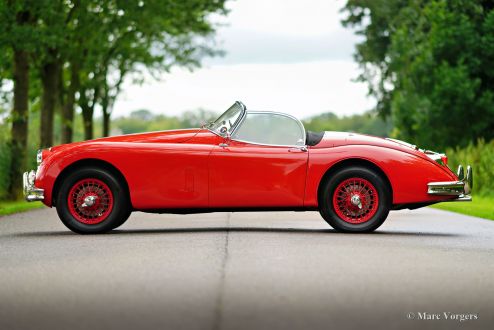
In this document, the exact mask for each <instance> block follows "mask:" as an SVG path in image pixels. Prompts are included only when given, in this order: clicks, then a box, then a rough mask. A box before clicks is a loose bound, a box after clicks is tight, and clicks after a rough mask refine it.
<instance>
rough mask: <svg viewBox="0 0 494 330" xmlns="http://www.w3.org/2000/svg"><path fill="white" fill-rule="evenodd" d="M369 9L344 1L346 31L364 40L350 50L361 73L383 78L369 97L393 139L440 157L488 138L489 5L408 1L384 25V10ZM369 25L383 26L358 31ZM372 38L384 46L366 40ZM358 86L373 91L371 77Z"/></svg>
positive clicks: (493, 97) (491, 79)
mask: <svg viewBox="0 0 494 330" xmlns="http://www.w3.org/2000/svg"><path fill="white" fill-rule="evenodd" d="M362 3H365V5H362V6H361V4H362ZM371 3H372V5H371ZM374 4H375V3H374V2H373V1H349V2H348V3H347V7H345V8H347V9H345V10H346V11H347V12H349V13H350V15H349V17H348V19H347V20H346V21H345V24H347V25H353V26H359V27H360V28H361V30H360V31H362V32H361V33H363V34H364V35H365V36H366V39H365V40H364V42H363V43H362V44H360V45H359V48H358V49H357V54H359V55H357V56H356V58H357V60H358V61H359V62H360V64H361V66H363V67H370V68H373V67H378V68H382V70H381V69H380V70H381V72H384V74H382V75H378V76H377V77H374V78H376V79H375V80H376V81H378V86H379V88H378V90H380V91H381V93H373V94H374V95H375V96H376V97H377V98H378V100H379V106H378V110H379V111H380V112H381V114H383V115H391V116H392V118H393V122H394V124H395V127H396V129H395V131H394V135H396V136H397V137H399V138H403V139H406V140H410V141H411V142H413V143H416V144H418V145H421V146H425V147H427V148H440V149H443V148H445V147H447V146H456V145H460V146H465V145H467V144H468V143H469V142H470V141H474V140H476V139H477V138H479V137H483V138H485V139H492V138H494V94H493V90H494V71H493V70H492V63H493V59H494V47H493V46H492V45H493V41H494V37H493V36H494V12H493V9H492V8H493V4H492V2H490V1H481V0H475V1H466V0H451V1H444V0H433V1H425V0H422V1H420V0H409V1H405V2H400V4H399V6H398V7H393V10H392V12H393V15H392V16H389V17H388V16H387V14H386V10H385V9H384V8H385V6H384V5H383V6H382V7H379V6H373V5H374ZM348 8H353V9H352V10H353V14H352V11H349V10H350V9H348ZM356 8H360V9H361V11H362V13H363V14H362V15H363V16H358V15H356V14H355V13H356V12H358V10H357V9H356ZM372 17H388V18H387V19H386V18H384V19H383V20H382V22H383V24H382V26H381V27H380V28H379V29H374V30H373V28H371V25H372V23H371V24H367V25H366V23H365V22H368V21H371V22H372ZM376 31H377V32H376ZM375 35H377V36H379V35H383V36H385V37H386V42H377V39H376V38H374V37H370V36H375ZM376 54H379V56H377V55H376ZM373 55H376V56H374V57H373ZM364 76H365V70H364ZM362 79H363V80H366V81H368V82H369V84H374V82H373V81H372V79H371V77H365V78H362ZM381 87H382V88H381Z"/></svg>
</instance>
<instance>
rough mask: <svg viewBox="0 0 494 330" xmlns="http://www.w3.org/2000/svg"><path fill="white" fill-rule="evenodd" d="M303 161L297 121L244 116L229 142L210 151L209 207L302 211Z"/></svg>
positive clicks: (302, 141)
mask: <svg viewBox="0 0 494 330" xmlns="http://www.w3.org/2000/svg"><path fill="white" fill-rule="evenodd" d="M307 161H308V151H307V148H306V147H305V131H304V128H303V126H302V124H301V123H300V122H299V121H298V120H297V119H295V118H293V117H291V116H289V115H285V114H279V113H270V112H251V111H249V112H247V114H246V116H245V118H244V119H243V121H242V122H241V123H240V124H239V125H238V127H236V128H235V130H234V131H233V132H232V134H231V140H230V141H228V143H221V144H220V145H217V146H215V147H214V148H213V150H212V152H211V155H210V166H209V173H210V175H209V179H210V184H209V192H210V194H209V204H210V207H212V208H229V207H234V208H236V207H238V208H241V207H246V208H251V207H267V208H268V207H302V206H303V200H304V191H305V178H306V172H307Z"/></svg>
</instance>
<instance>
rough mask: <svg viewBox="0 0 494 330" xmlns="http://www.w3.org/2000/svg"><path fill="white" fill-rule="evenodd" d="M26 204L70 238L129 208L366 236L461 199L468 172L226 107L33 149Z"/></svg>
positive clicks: (108, 224)
mask: <svg viewBox="0 0 494 330" xmlns="http://www.w3.org/2000/svg"><path fill="white" fill-rule="evenodd" d="M37 158H38V159H37V161H38V164H39V166H38V169H37V171H30V172H26V173H24V192H25V195H26V199H27V200H28V201H37V200H39V201H42V202H43V203H44V204H45V205H47V206H49V207H52V206H55V207H56V208H57V212H58V215H59V217H60V219H61V220H62V222H63V223H64V224H65V226H67V227H68V228H69V229H71V230H72V231H74V232H77V233H82V234H86V233H87V234H89V233H102V232H107V231H109V230H112V229H115V228H117V227H118V226H120V225H122V224H123V223H124V222H125V221H126V220H127V219H128V217H129V216H130V214H131V212H132V211H143V212H157V213H180V214H186V213H203V212H218V211H236V212H237V211H268V210H269V211H272V210H289V211H294V210H297V211H309V210H318V211H319V212H320V213H321V215H322V217H323V218H324V220H326V221H327V222H328V223H329V224H330V225H331V226H332V227H333V228H335V229H337V230H339V231H345V232H370V231H373V230H375V229H376V228H378V227H379V226H380V225H381V224H382V223H383V222H384V220H385V219H386V217H387V215H388V213H389V211H390V210H398V209H403V208H409V209H415V208H419V207H422V206H426V205H430V204H433V203H437V202H446V201H470V200H471V197H470V190H471V188H472V183H473V181H472V170H471V168H470V166H468V168H467V171H466V175H465V174H464V171H463V168H462V167H461V166H460V167H459V169H458V172H457V174H455V173H453V172H452V171H451V170H450V169H449V168H448V166H447V158H446V156H445V155H443V154H438V153H435V152H431V151H427V150H421V149H419V148H417V147H415V146H414V145H411V144H408V143H405V142H401V141H397V140H393V139H384V138H378V137H373V136H368V135H362V134H355V133H342V132H306V131H305V129H304V126H303V125H302V123H301V122H300V121H299V120H298V119H296V118H294V117H292V116H290V115H287V114H284V113H278V112H264V111H251V110H247V109H246V107H245V106H244V105H243V104H242V103H241V102H235V104H234V105H233V106H231V107H230V108H229V109H228V110H227V111H226V112H225V113H223V114H222V115H221V116H220V117H219V118H218V119H217V120H216V121H214V122H212V123H210V124H209V125H205V126H204V127H203V128H193V129H183V130H172V131H162V132H152V133H143V134H132V135H124V136H115V137H108V138H102V139H97V140H91V141H85V142H77V143H71V144H66V145H61V146H56V147H52V148H49V149H45V150H40V151H39V152H38V156H37Z"/></svg>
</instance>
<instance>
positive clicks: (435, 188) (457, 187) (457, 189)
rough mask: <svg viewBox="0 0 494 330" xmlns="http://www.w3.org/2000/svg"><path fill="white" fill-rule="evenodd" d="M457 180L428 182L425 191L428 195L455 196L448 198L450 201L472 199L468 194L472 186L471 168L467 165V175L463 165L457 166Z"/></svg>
mask: <svg viewBox="0 0 494 330" xmlns="http://www.w3.org/2000/svg"><path fill="white" fill-rule="evenodd" d="M457 175H458V180H459V181H446V182H430V183H428V184H427V188H428V189H427V193H428V194H429V195H441V196H457V198H455V199H450V200H448V201H450V202H469V201H471V200H472V196H471V195H470V193H471V191H472V188H473V170H472V167H470V165H469V166H467V175H466V176H465V173H464V171H463V166H461V165H460V166H458V172H457Z"/></svg>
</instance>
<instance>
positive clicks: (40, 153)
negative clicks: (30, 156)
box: [36, 149, 43, 166]
mask: <svg viewBox="0 0 494 330" xmlns="http://www.w3.org/2000/svg"><path fill="white" fill-rule="evenodd" d="M42 161H43V150H42V149H39V150H38V152H37V153H36V163H38V166H39V165H41V162H42Z"/></svg>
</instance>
